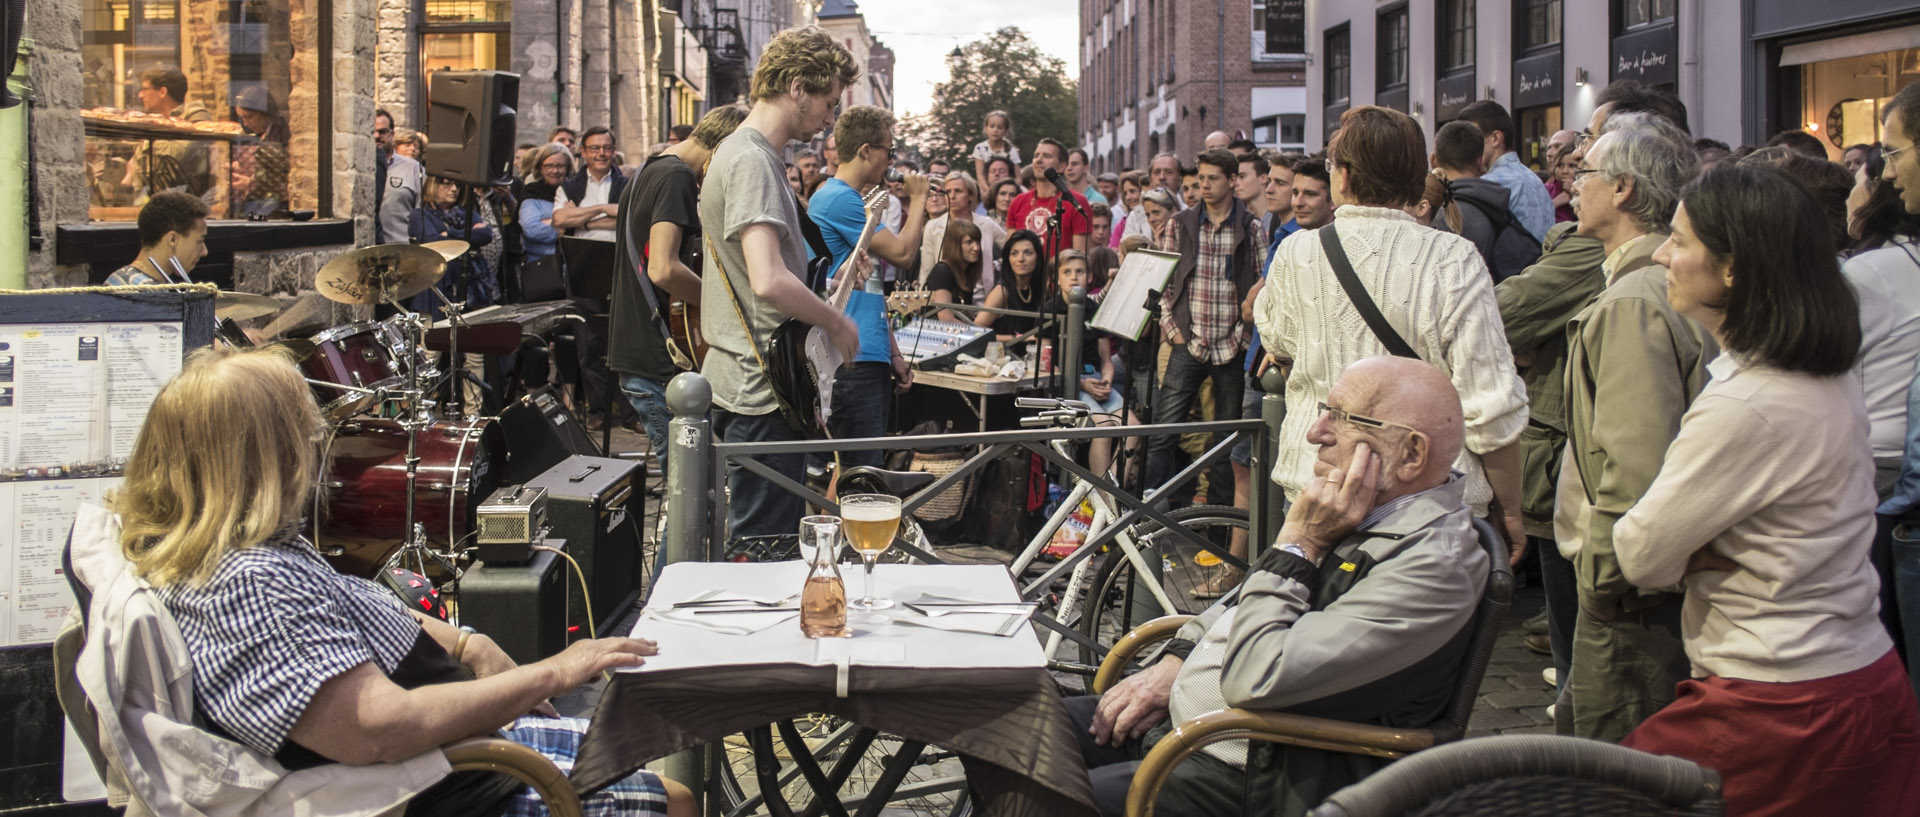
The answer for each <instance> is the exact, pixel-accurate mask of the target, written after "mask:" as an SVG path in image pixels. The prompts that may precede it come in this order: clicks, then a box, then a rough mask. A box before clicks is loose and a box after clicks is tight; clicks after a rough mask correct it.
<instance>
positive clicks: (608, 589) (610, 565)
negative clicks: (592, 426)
mask: <svg viewBox="0 0 1920 817" xmlns="http://www.w3.org/2000/svg"><path fill="white" fill-rule="evenodd" d="M643 467H644V463H643V462H642V461H640V460H620V459H611V458H608V457H583V456H577V455H576V456H572V457H568V458H566V459H564V460H562V461H561V462H560V464H558V465H555V466H553V467H552V468H549V469H547V471H546V472H545V473H543V474H541V475H539V476H537V477H534V478H532V479H529V480H527V482H526V488H527V489H528V490H532V489H536V488H543V489H545V490H546V492H547V528H548V530H549V532H550V535H552V536H557V537H559V538H562V539H565V540H567V553H568V554H570V555H572V556H573V558H574V559H576V560H578V561H579V562H580V571H581V572H582V573H585V574H586V577H587V582H586V583H587V589H588V590H590V591H592V596H593V620H594V624H595V625H596V626H598V627H599V628H600V629H602V630H605V629H606V628H608V627H610V626H611V625H612V623H613V621H614V619H615V617H617V616H618V615H619V614H620V613H621V612H622V611H624V610H625V609H626V608H627V605H628V604H631V603H632V602H633V600H634V599H635V598H636V597H638V596H639V594H640V570H641V562H640V520H639V518H638V517H639V515H640V511H641V510H642V509H641V508H640V507H638V506H637V504H636V505H635V506H633V507H629V503H641V502H644V501H645V496H644V494H642V493H640V487H641V477H642V476H643V475H644V474H645V472H644V471H643V470H642V468H643ZM576 606H577V609H576V611H575V612H577V613H578V615H575V616H574V619H575V621H576V622H579V623H585V621H586V615H585V612H586V610H585V607H584V606H578V603H577V601H576ZM583 632H584V631H583ZM602 634H605V633H602Z"/></svg>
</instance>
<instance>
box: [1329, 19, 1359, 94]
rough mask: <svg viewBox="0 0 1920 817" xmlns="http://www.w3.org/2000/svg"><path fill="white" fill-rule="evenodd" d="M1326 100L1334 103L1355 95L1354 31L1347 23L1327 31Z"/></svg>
mask: <svg viewBox="0 0 1920 817" xmlns="http://www.w3.org/2000/svg"><path fill="white" fill-rule="evenodd" d="M1326 52H1327V74H1326V86H1327V87H1326V89H1325V90H1326V100H1327V104H1329V105H1332V104H1334V103H1336V102H1344V101H1346V100H1348V99H1351V98H1352V97H1353V31H1352V29H1350V28H1348V27H1347V26H1346V25H1345V24H1342V25H1341V26H1340V27H1339V28H1334V29H1329V30H1328V31H1327V47H1326Z"/></svg>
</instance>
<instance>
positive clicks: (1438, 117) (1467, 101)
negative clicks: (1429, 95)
mask: <svg viewBox="0 0 1920 817" xmlns="http://www.w3.org/2000/svg"><path fill="white" fill-rule="evenodd" d="M1473 86H1474V75H1473V72H1472V71H1462V72H1460V73H1458V74H1454V75H1452V76H1446V77H1441V78H1440V81H1439V82H1436V83H1434V84H1433V100H1434V102H1433V121H1435V122H1448V121H1451V120H1454V119H1458V118H1460V110H1461V109H1462V108H1465V107H1467V106H1468V105H1471V104H1473Z"/></svg>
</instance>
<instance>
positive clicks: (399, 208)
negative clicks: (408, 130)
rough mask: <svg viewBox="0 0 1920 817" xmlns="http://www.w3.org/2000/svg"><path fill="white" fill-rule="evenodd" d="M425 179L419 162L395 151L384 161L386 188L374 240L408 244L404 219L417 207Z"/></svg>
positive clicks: (423, 169)
mask: <svg viewBox="0 0 1920 817" xmlns="http://www.w3.org/2000/svg"><path fill="white" fill-rule="evenodd" d="M426 180H427V171H426V168H424V167H421V166H420V163H419V162H416V161H414V160H412V159H409V158H407V157H405V156H401V155H400V154H397V153H396V154H394V156H393V159H392V160H391V161H389V162H388V163H387V190H386V192H385V193H384V194H382V196H381V198H380V219H379V222H378V223H377V224H376V225H375V227H376V229H377V233H376V235H375V238H376V240H378V241H379V242H380V243H382V244H405V243H407V240H408V239H407V220H408V219H410V218H413V211H414V209H415V208H417V207H419V206H420V189H421V188H422V187H424V186H425V185H426Z"/></svg>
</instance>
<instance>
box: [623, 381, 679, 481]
mask: <svg viewBox="0 0 1920 817" xmlns="http://www.w3.org/2000/svg"><path fill="white" fill-rule="evenodd" d="M620 391H622V392H624V393H626V395H627V402H628V403H631V404H632V405H633V411H634V413H636V414H638V415H640V423H641V425H644V426H646V429H647V443H648V444H650V445H652V446H653V454H654V456H655V457H658V458H659V459H660V467H661V468H665V467H666V466H667V421H669V420H672V419H673V410H672V409H669V408H667V384H665V383H662V382H660V381H658V380H653V379H651V378H646V377H641V376H639V375H637V374H630V375H625V376H622V377H621V378H620Z"/></svg>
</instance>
